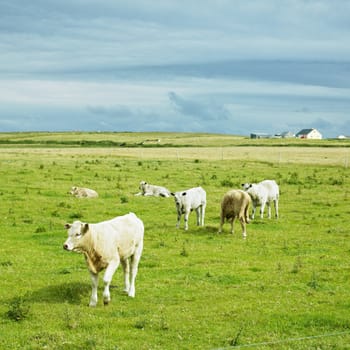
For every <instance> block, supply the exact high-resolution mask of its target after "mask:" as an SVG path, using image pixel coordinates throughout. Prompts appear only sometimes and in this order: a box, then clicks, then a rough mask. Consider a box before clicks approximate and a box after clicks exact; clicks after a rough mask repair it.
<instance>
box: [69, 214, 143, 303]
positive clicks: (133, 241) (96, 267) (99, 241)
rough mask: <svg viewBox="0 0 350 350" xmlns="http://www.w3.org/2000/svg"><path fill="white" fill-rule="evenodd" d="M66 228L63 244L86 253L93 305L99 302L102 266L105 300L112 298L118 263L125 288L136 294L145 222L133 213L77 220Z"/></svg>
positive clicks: (131, 293)
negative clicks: (66, 232) (110, 290)
mask: <svg viewBox="0 0 350 350" xmlns="http://www.w3.org/2000/svg"><path fill="white" fill-rule="evenodd" d="M65 228H66V229H67V230H68V238H67V240H66V241H65V242H64V244H63V248H64V249H66V250H68V251H75V252H79V253H83V254H84V255H85V259H86V262H87V265H88V269H89V271H90V275H91V280H92V293H91V299H90V306H96V304H97V287H98V274H99V272H100V271H102V270H103V269H106V271H105V274H104V277H103V281H104V284H105V288H104V292H103V301H104V304H108V303H109V302H110V300H111V297H110V293H109V285H110V283H111V281H112V277H113V275H114V273H115V271H116V270H117V268H118V265H119V263H121V264H122V266H123V270H124V282H125V289H124V291H125V292H127V293H128V296H130V297H134V296H135V279H136V275H137V270H138V264H139V261H140V258H141V254H142V249H143V235H144V225H143V222H142V221H141V220H140V219H139V218H138V217H137V216H136V215H135V214H134V213H129V214H126V215H124V216H117V217H116V218H114V219H112V220H108V221H103V222H100V223H96V224H87V223H83V222H80V221H74V222H73V224H66V225H65Z"/></svg>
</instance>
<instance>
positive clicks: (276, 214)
mask: <svg viewBox="0 0 350 350" xmlns="http://www.w3.org/2000/svg"><path fill="white" fill-rule="evenodd" d="M274 203H275V217H276V218H278V199H275V200H274Z"/></svg>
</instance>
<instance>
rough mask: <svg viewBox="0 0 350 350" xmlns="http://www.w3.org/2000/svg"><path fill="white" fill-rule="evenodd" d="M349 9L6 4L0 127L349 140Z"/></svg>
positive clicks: (279, 2)
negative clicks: (305, 133)
mask: <svg viewBox="0 0 350 350" xmlns="http://www.w3.org/2000/svg"><path fill="white" fill-rule="evenodd" d="M349 18H350V1H347V0H249V1H247V0H200V1H199V0H186V1H185V0H159V1H158V0H153V1H151V0H128V1H124V0H30V1H23V0H0V131H69V130H82V131H95V130H96V131H97V130H99V131H191V132H215V133H229V134H240V135H249V134H250V133H251V132H266V133H280V132H283V131H292V132H294V133H296V132H298V131H299V130H300V129H302V128H311V127H314V128H317V129H318V130H320V131H321V133H322V134H323V135H324V137H335V136H337V135H340V134H346V135H350V44H349V43H350V21H349Z"/></svg>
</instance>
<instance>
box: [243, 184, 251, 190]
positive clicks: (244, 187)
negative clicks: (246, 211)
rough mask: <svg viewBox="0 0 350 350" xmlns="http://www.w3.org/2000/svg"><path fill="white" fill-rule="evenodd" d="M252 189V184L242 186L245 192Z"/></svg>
mask: <svg viewBox="0 0 350 350" xmlns="http://www.w3.org/2000/svg"><path fill="white" fill-rule="evenodd" d="M251 187H252V184H250V183H245V184H242V188H243V190H244V191H247V190H249V189H250V188H251Z"/></svg>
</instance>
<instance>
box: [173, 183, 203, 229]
mask: <svg viewBox="0 0 350 350" xmlns="http://www.w3.org/2000/svg"><path fill="white" fill-rule="evenodd" d="M171 195H172V196H174V199H175V205H176V210H177V224H176V227H179V226H180V220H181V215H182V214H184V221H185V230H188V216H189V214H190V212H191V211H192V210H195V211H196V214H197V225H198V226H199V225H201V226H204V217H205V207H206V205H207V194H206V192H205V190H204V189H203V188H202V187H194V188H191V189H188V190H186V191H180V192H175V193H173V192H172V193H171Z"/></svg>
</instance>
